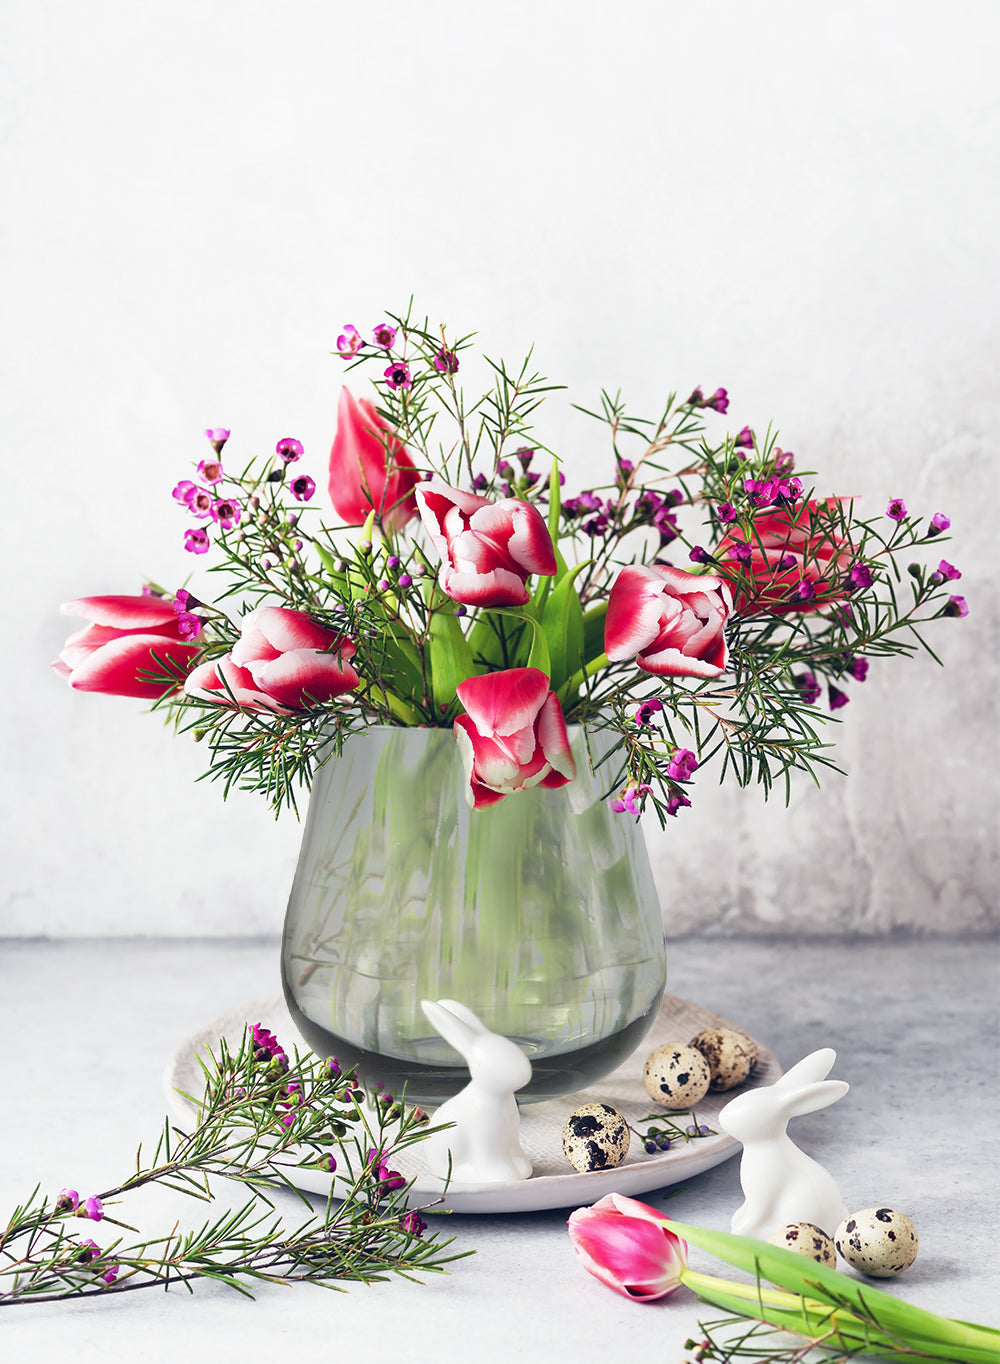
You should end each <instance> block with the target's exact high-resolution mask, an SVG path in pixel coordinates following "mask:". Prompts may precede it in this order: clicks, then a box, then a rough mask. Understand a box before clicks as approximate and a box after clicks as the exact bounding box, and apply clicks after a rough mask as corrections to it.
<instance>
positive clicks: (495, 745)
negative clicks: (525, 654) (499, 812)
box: [455, 668, 576, 810]
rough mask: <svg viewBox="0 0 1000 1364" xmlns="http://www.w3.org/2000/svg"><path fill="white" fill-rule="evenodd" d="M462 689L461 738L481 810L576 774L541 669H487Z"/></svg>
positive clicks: (458, 737) (473, 796) (558, 712)
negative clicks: (464, 711)
mask: <svg viewBox="0 0 1000 1364" xmlns="http://www.w3.org/2000/svg"><path fill="white" fill-rule="evenodd" d="M456 690H457V692H458V699H459V700H460V701H461V703H462V705H463V706H464V707H465V710H466V714H465V715H459V716H457V717H456V719H455V739H456V742H457V743H458V749H459V753H460V755H461V759H462V763H463V766H464V767H465V772H466V776H467V778H468V781H469V794H470V802H471V804H472V805H473V806H474V808H475V809H477V810H479V809H481V808H482V807H483V806H484V805H494V804H496V802H497V801H500V800H503V798H504V797H505V796H509V795H512V794H513V793H514V792H515V791H526V790H528V789H529V788H531V787H533V786H545V787H549V788H554V787H559V786H565V785H566V783H567V782H568V781H571V780H572V779H573V778H574V777H575V776H576V764H575V762H574V761H573V755H572V753H571V752H570V747H569V737H568V735H567V733H566V721H565V720H564V719H563V713H562V710H561V709H560V707H559V701H558V700H557V698H556V694H555V692H554V691H550V690H549V679H548V678H547V677H546V676H545V674H544V673H543V672H542V671H541V670H540V669H538V668H508V669H506V670H505V671H502V672H495V673H485V674H484V675H483V676H481V677H470V678H468V679H467V680H466V681H465V682H462V683H460V684H459V686H458V687H457V689H456Z"/></svg>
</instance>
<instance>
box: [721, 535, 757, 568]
mask: <svg viewBox="0 0 1000 1364" xmlns="http://www.w3.org/2000/svg"><path fill="white" fill-rule="evenodd" d="M727 553H728V554H729V557H730V559H739V561H740V563H741V564H745V563H749V561H750V559H751V558H752V557H753V550H752V549H751V548H750V546H749V545H748V544H747V543H746V541H745V540H737V541H736V543H735V544H732V545H730V546H729V549H728V551H727Z"/></svg>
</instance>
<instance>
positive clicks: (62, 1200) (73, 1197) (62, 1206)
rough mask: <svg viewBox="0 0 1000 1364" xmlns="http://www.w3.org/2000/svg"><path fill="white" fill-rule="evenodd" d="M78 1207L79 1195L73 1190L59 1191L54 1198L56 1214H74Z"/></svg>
mask: <svg viewBox="0 0 1000 1364" xmlns="http://www.w3.org/2000/svg"><path fill="white" fill-rule="evenodd" d="M79 1206H80V1195H79V1194H78V1193H77V1191H76V1190H75V1189H60V1190H59V1196H58V1197H57V1198H56V1212H76V1210H77V1208H78V1207H79Z"/></svg>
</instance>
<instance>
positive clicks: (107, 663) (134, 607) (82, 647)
mask: <svg viewBox="0 0 1000 1364" xmlns="http://www.w3.org/2000/svg"><path fill="white" fill-rule="evenodd" d="M60 609H61V610H62V611H63V613H64V614H65V615H67V616H82V617H84V619H86V620H89V621H90V622H91V623H90V624H89V625H85V626H84V627H83V629H82V630H77V631H76V632H75V633H74V634H72V635H70V637H69V639H68V640H67V641H66V644H65V647H64V648H63V650H62V652H61V653H60V655H59V659H58V661H57V662H55V663H53V665H52V666H53V668H55V670H56V672H57V673H59V674H60V676H62V677H65V679H66V681H67V682H68V683H69V685H70V686H71V687H73V688H74V689H75V690H76V691H99V692H105V693H106V694H107V695H109V696H138V697H142V698H145V699H147V700H154V699H156V698H157V697H160V696H165V695H166V694H167V693H168V692H172V691H176V690H177V688H178V687H179V686H180V685H181V681H182V679H183V675H184V674H185V673H186V672H187V671H188V669H189V668H190V666H191V663H192V660H193V659H194V658H195V657H196V656H197V654H198V653H199V652H200V650H199V647H198V645H197V644H191V643H188V642H187V641H188V640H190V639H191V631H190V625H189V624H187V625H185V626H182V624H181V622H180V620H179V619H178V615H177V612H176V611H175V609H174V604H173V602H172V601H171V600H170V599H169V598H168V597H154V596H145V597H129V596H109V597H80V598H78V600H76V601H69V602H66V603H65V604H64V605H63V606H62V607H61V608H60ZM185 630H186V634H185V633H184V631H185ZM164 665H166V666H167V667H168V668H171V669H173V670H175V671H176V673H177V680H176V682H173V683H171V684H169V685H166V686H164V685H163V684H162V683H158V682H151V681H149V680H148V679H146V678H144V677H143V676H142V674H143V673H162V672H163V670H164Z"/></svg>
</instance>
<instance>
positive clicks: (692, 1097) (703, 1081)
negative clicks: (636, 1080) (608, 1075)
mask: <svg viewBox="0 0 1000 1364" xmlns="http://www.w3.org/2000/svg"><path fill="white" fill-rule="evenodd" d="M711 1081H712V1072H711V1071H710V1070H709V1068H708V1062H707V1061H706V1060H705V1058H704V1056H702V1054H701V1052H700V1051H697V1050H696V1049H695V1048H694V1047H686V1046H685V1045H684V1044H683V1042H665V1043H664V1044H663V1046H662V1047H657V1048H656V1050H655V1051H651V1052H650V1053H649V1055H648V1056H647V1057H646V1064H645V1066H644V1067H643V1071H642V1083H643V1084H644V1085H645V1086H646V1093H647V1094H648V1095H649V1097H650V1098H651V1099H655V1100H656V1102H657V1103H658V1104H662V1105H663V1107H664V1108H690V1107H691V1106H692V1105H693V1104H696V1103H700V1102H701V1100H702V1099H703V1098H704V1097H705V1095H706V1094H707V1093H708V1087H709V1085H710V1084H711Z"/></svg>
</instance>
